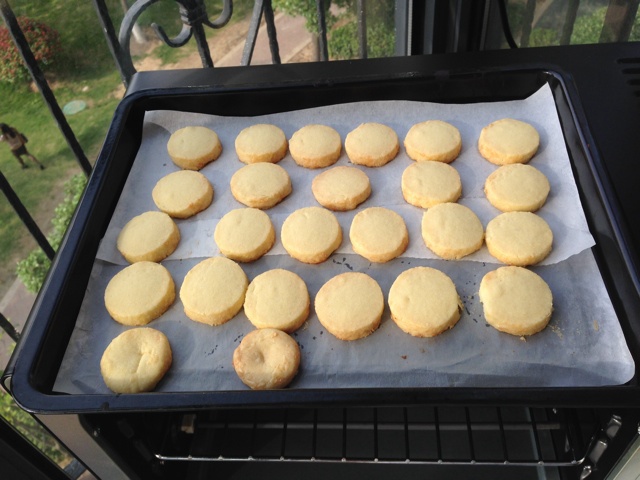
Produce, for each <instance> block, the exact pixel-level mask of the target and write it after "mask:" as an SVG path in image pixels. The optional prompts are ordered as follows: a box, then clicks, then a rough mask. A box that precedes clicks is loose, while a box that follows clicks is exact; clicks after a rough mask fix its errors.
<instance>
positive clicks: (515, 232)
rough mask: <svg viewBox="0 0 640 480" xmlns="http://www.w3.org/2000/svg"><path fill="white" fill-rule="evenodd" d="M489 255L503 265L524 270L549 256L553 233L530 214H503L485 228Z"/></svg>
mask: <svg viewBox="0 0 640 480" xmlns="http://www.w3.org/2000/svg"><path fill="white" fill-rule="evenodd" d="M486 241H487V248H488V249H489V253H490V254H491V255H493V256H494V257H496V258H497V259H498V260H500V261H501V262H503V263H506V264H508V265H517V266H519V267H526V266H527V265H535V264H536V263H538V262H541V261H542V260H544V259H545V258H547V255H549V253H551V247H552V245H553V232H552V231H551V228H549V225H548V224H547V222H545V220H544V219H543V218H542V217H539V216H538V215H536V214H535V213H531V212H507V213H502V214H500V215H498V216H497V217H495V218H494V219H493V220H491V221H490V222H489V223H488V224H487V234H486Z"/></svg>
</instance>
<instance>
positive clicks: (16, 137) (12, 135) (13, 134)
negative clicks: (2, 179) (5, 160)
mask: <svg viewBox="0 0 640 480" xmlns="http://www.w3.org/2000/svg"><path fill="white" fill-rule="evenodd" d="M0 131H1V132H2V134H1V135H0V142H7V143H8V144H9V148H10V149H11V153H13V156H14V157H16V158H17V159H18V162H20V165H21V166H22V168H29V165H27V164H26V163H25V162H24V160H23V159H22V157H23V156H25V157H27V158H28V159H30V160H31V161H32V162H33V163H35V164H36V165H38V166H39V167H40V170H44V165H43V164H42V163H40V162H39V161H38V159H37V158H36V157H34V156H33V155H32V154H31V153H29V151H28V150H27V142H28V141H29V139H28V138H27V136H26V135H24V134H23V133H20V132H19V131H18V130H16V129H15V128H13V127H10V126H9V125H7V124H6V123H0Z"/></svg>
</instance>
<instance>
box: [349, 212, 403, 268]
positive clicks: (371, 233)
mask: <svg viewBox="0 0 640 480" xmlns="http://www.w3.org/2000/svg"><path fill="white" fill-rule="evenodd" d="M349 239H350V240H351V246H352V247H353V251H354V252H356V253H357V254H359V255H362V256H363V257H364V258H366V259H367V260H369V261H371V262H378V263H384V262H388V261H389V260H392V259H394V258H396V257H397V256H399V255H402V253H404V251H405V250H406V249H407V245H409V232H408V231H407V226H406V225H405V223H404V220H403V219H402V217H401V216H400V215H398V214H397V213H396V212H394V211H393V210H389V209H388V208H383V207H371V208H366V209H364V210H362V211H361V212H358V213H357V214H356V216H355V217H353V221H352V222H351V229H350V230H349Z"/></svg>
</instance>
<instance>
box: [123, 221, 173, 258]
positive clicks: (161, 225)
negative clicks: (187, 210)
mask: <svg viewBox="0 0 640 480" xmlns="http://www.w3.org/2000/svg"><path fill="white" fill-rule="evenodd" d="M178 243H180V230H178V226H177V225H176V223H175V222H174V221H173V220H172V219H171V217H170V216H169V215H167V214H166V213H164V212H153V211H151V212H145V213H143V214H141V215H138V216H137V217H133V218H132V219H131V220H129V221H128V222H127V224H126V225H125V226H124V228H123V229H122V230H121V231H120V234H119V235H118V239H117V241H116V247H117V248H118V251H119V252H120V253H121V254H122V256H123V257H124V258H126V259H127V261H128V262H129V263H135V262H142V261H149V262H159V261H161V260H164V259H165V258H167V257H168V256H169V255H171V254H172V253H173V252H174V251H175V249H176V248H177V247H178Z"/></svg>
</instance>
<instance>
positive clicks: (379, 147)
mask: <svg viewBox="0 0 640 480" xmlns="http://www.w3.org/2000/svg"><path fill="white" fill-rule="evenodd" d="M344 149H345V151H346V152H347V156H348V157H349V160H351V163H355V164H357V165H364V166H367V167H381V166H383V165H386V164H387V163H389V162H390V161H391V160H393V159H394V158H395V157H396V155H397V154H398V150H400V142H399V141H398V135H397V134H396V132H394V131H393V129H392V128H390V127H388V126H386V125H383V124H381V123H362V124H360V126H358V128H356V129H355V130H352V131H351V132H349V133H348V134H347V137H346V138H345V141H344Z"/></svg>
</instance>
